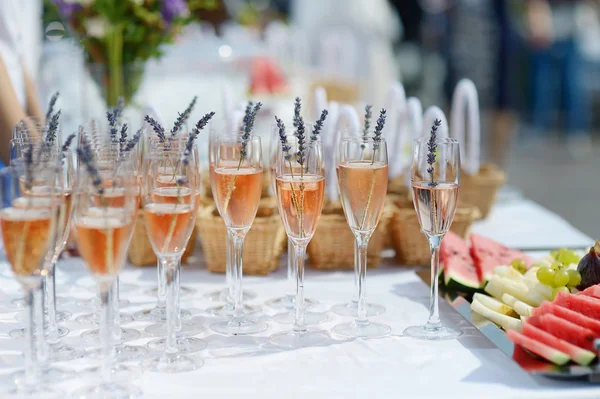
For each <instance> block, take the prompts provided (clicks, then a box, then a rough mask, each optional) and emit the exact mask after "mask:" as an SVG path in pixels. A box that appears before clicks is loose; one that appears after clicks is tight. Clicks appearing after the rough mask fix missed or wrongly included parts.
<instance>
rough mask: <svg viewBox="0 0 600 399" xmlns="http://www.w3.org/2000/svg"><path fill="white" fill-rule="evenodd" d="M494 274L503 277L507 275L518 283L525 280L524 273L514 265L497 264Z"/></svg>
mask: <svg viewBox="0 0 600 399" xmlns="http://www.w3.org/2000/svg"><path fill="white" fill-rule="evenodd" d="M494 274H495V275H498V276H501V277H505V278H507V279H509V280H513V281H514V282H517V283H521V282H523V280H524V277H523V275H522V274H521V273H519V272H518V271H517V270H516V269H515V268H513V267H512V266H496V267H495V268H494Z"/></svg>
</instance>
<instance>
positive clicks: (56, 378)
mask: <svg viewBox="0 0 600 399" xmlns="http://www.w3.org/2000/svg"><path fill="white" fill-rule="evenodd" d="M12 377H13V379H14V380H15V384H17V385H18V386H21V385H22V384H23V382H24V381H23V378H25V370H20V371H17V372H14V373H13V374H12ZM75 377H77V374H76V373H75V372H73V371H70V370H65V369H61V368H58V367H54V366H52V367H44V368H42V369H41V370H40V374H39V380H40V381H41V382H44V383H48V384H51V385H53V384H59V383H61V382H64V381H68V380H70V379H73V378H75Z"/></svg>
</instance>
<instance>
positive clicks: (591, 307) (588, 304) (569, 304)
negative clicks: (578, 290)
mask: <svg viewBox="0 0 600 399" xmlns="http://www.w3.org/2000/svg"><path fill="white" fill-rule="evenodd" d="M554 303H555V304H556V305H560V306H564V307H565V308H569V309H571V310H574V311H575V312H578V313H581V314H582V315H584V316H588V317H591V318H592V319H595V320H599V321H600V299H596V298H594V297H591V296H587V295H574V294H569V293H566V292H559V293H558V294H557V295H556V298H555V299H554Z"/></svg>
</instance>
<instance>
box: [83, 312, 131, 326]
mask: <svg viewBox="0 0 600 399" xmlns="http://www.w3.org/2000/svg"><path fill="white" fill-rule="evenodd" d="M119 316H120V317H119V324H129V323H133V321H134V320H133V316H131V315H129V314H125V313H120V314H119ZM75 321H76V322H77V323H79V324H84V325H86V326H98V325H99V324H100V318H99V316H98V314H97V313H88V314H82V315H80V316H77V317H76V318H75Z"/></svg>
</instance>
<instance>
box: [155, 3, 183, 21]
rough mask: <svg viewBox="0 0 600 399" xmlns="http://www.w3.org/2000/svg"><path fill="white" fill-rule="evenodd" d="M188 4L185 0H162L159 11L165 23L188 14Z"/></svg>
mask: <svg viewBox="0 0 600 399" xmlns="http://www.w3.org/2000/svg"><path fill="white" fill-rule="evenodd" d="M189 12H190V11H189V9H188V6H187V4H186V2H185V0H163V4H162V8H161V10H160V13H161V14H162V17H163V19H164V20H165V22H166V23H167V24H170V23H171V22H173V20H174V19H176V18H179V17H185V16H187V15H188V14H189Z"/></svg>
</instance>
